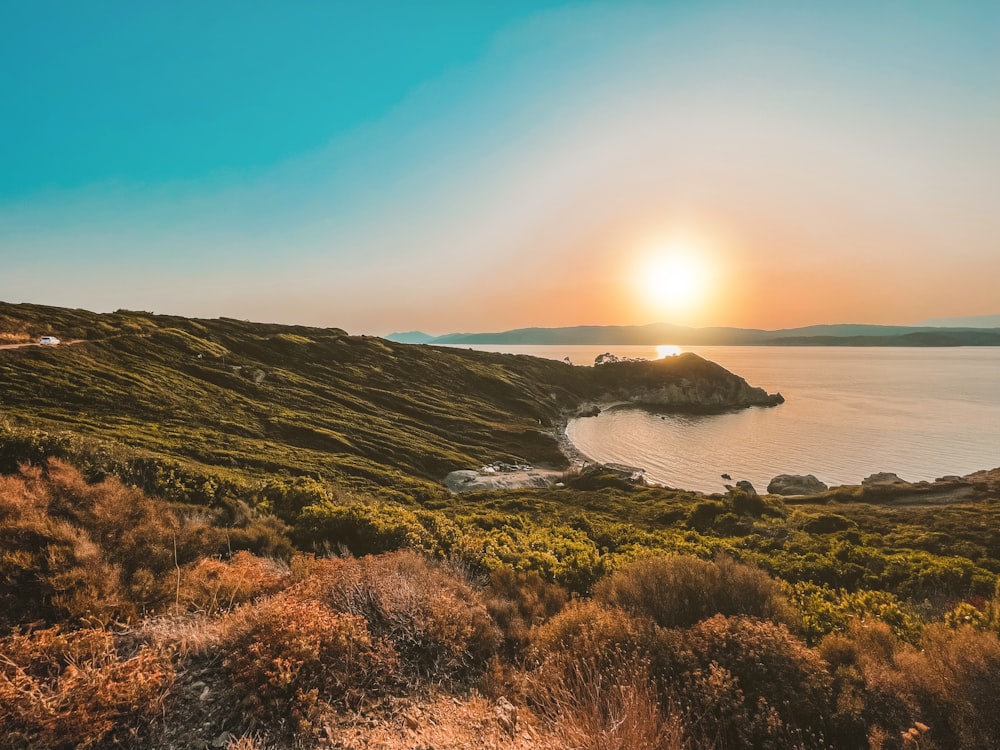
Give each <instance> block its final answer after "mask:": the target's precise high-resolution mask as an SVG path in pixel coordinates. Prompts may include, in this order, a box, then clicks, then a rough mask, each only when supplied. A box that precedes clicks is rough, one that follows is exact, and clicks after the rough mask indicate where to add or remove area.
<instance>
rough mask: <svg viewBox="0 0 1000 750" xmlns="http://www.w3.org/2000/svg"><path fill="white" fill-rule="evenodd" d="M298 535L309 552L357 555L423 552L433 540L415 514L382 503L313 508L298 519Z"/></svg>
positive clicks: (326, 503) (327, 503) (325, 504)
mask: <svg viewBox="0 0 1000 750" xmlns="http://www.w3.org/2000/svg"><path fill="white" fill-rule="evenodd" d="M294 536H295V538H296V541H297V542H298V543H299V545H300V546H301V547H303V548H305V549H309V548H313V549H317V550H323V549H330V548H333V549H336V548H338V547H344V548H346V549H347V550H348V551H350V552H351V553H352V554H354V555H374V554H379V553H382V552H392V551H395V550H399V549H404V548H415V549H419V548H421V547H423V546H424V545H425V543H427V542H428V541H429V535H428V534H427V531H426V530H425V529H424V527H423V526H421V525H420V522H419V521H418V520H417V517H416V516H415V515H414V513H413V512H412V511H410V510H407V509H405V508H403V507H402V506H396V505H388V504H384V503H379V502H370V503H362V502H351V503H347V504H338V503H334V502H331V501H322V502H319V503H316V504H313V505H309V506H307V507H306V508H304V509H303V510H302V512H301V513H300V514H299V517H298V519H297V520H296V523H295V534H294Z"/></svg>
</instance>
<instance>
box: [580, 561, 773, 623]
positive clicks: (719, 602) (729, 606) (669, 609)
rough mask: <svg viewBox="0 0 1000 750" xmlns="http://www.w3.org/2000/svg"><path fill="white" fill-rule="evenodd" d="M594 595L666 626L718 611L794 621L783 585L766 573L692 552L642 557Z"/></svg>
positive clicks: (689, 621) (610, 579)
mask: <svg viewBox="0 0 1000 750" xmlns="http://www.w3.org/2000/svg"><path fill="white" fill-rule="evenodd" d="M594 598H595V599H597V600H598V601H601V602H604V603H606V604H609V605H611V606H614V607H619V608H621V609H624V610H625V611H627V612H631V613H632V614H633V615H637V616H640V617H649V618H650V619H652V620H653V622H655V623H656V624H657V625H659V626H660V627H685V626H688V625H694V624H695V623H696V622H698V621H699V620H704V619H705V618H708V617H711V616H713V615H716V614H722V615H727V616H732V615H747V616H751V617H759V618H761V619H766V620H774V621H776V622H786V623H790V622H791V621H792V617H791V609H790V607H789V605H788V602H787V600H786V598H785V596H784V594H783V593H782V591H781V586H780V584H779V583H778V582H777V581H775V580H774V579H772V578H771V577H769V576H768V575H767V573H765V572H764V571H762V570H760V569H758V568H755V567H753V566H750V565H744V564H743V563H738V562H735V561H734V560H732V559H731V558H728V557H720V558H719V559H718V560H716V561H714V562H710V561H707V560H701V559H699V558H697V557H691V556H688V555H672V556H668V557H651V558H644V559H640V560H636V561H635V562H633V563H631V564H630V565H629V566H627V567H626V568H623V569H622V570H619V571H617V572H616V573H614V574H613V575H612V576H610V577H609V578H606V579H604V580H603V581H601V582H600V583H598V585H597V587H596V588H595V591H594Z"/></svg>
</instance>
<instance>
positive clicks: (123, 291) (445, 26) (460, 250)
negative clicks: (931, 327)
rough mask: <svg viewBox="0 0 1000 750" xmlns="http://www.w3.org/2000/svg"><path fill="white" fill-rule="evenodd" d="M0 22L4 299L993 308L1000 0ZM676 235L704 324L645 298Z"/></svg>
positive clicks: (837, 316)
mask: <svg viewBox="0 0 1000 750" xmlns="http://www.w3.org/2000/svg"><path fill="white" fill-rule="evenodd" d="M0 17H2V19H3V23H2V24H0V42H2V43H0V95H2V97H0V262H2V267H3V270H2V271H0V299H4V300H6V301H14V302H20V301H31V302H40V303H46V304H57V305H67V306H79V307H86V308H89V309H96V310H113V309H116V308H119V307H127V308H138V309H147V310H154V311H157V312H166V313H176V314H183V315H195V316H208V317H211V316H217V315H228V316H233V317H240V318H249V319H258V320H272V321H281V322H300V323H309V324H319V325H332V326H341V327H345V328H347V329H348V330H351V331H352V332H368V333H385V332H388V331H390V330H394V329H409V328H423V329H428V330H431V331H435V332H444V331H451V330H460V329H461V330H483V329H499V328H508V327H515V326H521V325H571V324H576V323H645V322H650V321H651V320H654V319H657V318H659V319H663V317H664V316H665V315H668V314H669V316H670V317H671V318H672V319H674V320H675V322H681V323H687V324H694V325H707V324H729V325H746V326H766V327H779V326H783V325H788V326H791V325H800V324H808V323H819V322H852V321H853V322H888V323H894V322H899V323H905V322H911V321H914V320H919V319H922V318H929V317H943V316H953V315H973V314H982V313H995V312H997V307H998V306H1000V305H998V303H997V299H998V297H997V294H996V291H995V283H994V281H993V280H995V279H996V278H1000V217H998V214H1000V212H997V211H996V208H995V203H996V195H997V187H996V175H997V174H1000V5H998V4H996V3H947V4H945V3H922V2H892V3H877V2H876V3H830V4H823V5H822V6H821V5H819V4H802V3H791V2H787V3H769V2H759V3H739V2H711V3H698V2H685V3H666V2H664V3H652V2H649V3H630V2H614V3H612V2H562V3H555V2H553V3H542V2H512V1H509V0H505V2H495V3H494V2H488V3H487V2H481V3H480V2H464V3H458V2H455V3H446V2H427V3H403V2H395V3H390V2H382V3H364V4H361V3H350V4H349V3H334V2H286V3H268V2H242V3H222V2H216V3H206V2H199V3H188V2H171V3H127V2H92V3H78V2H64V3H56V2H44V1H42V2H35V3H13V2H6V1H5V0H0ZM677 238H681V239H680V240H678V239H677ZM657 242H660V243H661V244H663V243H666V244H669V243H671V242H674V243H675V244H676V242H683V244H685V245H686V247H687V250H686V252H688V253H690V254H693V255H697V256H699V257H700V258H701V262H702V265H703V271H704V275H705V276H706V277H707V281H706V282H705V290H704V293H703V295H702V296H703V297H704V299H703V300H701V303H702V304H700V305H697V306H692V307H691V308H690V309H687V310H680V309H669V310H668V308H667V307H662V308H659V309H657V308H656V306H655V305H651V304H650V303H649V300H648V299H647V300H642V299H640V297H641V295H640V294H639V293H638V291H637V284H636V280H635V276H636V273H637V271H636V270H635V269H636V268H637V265H636V264H637V262H638V261H637V260H636V257H637V256H638V255H639V254H641V248H643V247H647V246H649V245H650V244H651V243H652V244H655V243H657Z"/></svg>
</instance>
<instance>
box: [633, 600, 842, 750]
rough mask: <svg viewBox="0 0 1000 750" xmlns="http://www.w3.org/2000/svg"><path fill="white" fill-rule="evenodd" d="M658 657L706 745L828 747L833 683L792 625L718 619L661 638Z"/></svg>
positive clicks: (659, 671)
mask: <svg viewBox="0 0 1000 750" xmlns="http://www.w3.org/2000/svg"><path fill="white" fill-rule="evenodd" d="M652 654H653V655H652V658H653V666H654V674H655V675H656V677H657V678H658V679H659V681H660V685H661V688H662V689H663V690H664V692H665V694H666V695H667V696H669V698H670V700H672V701H673V702H674V704H675V705H677V706H679V707H680V708H682V709H683V711H684V715H685V716H686V717H688V728H689V730H690V731H691V732H693V733H694V734H695V735H696V737H697V738H698V741H699V743H704V744H710V745H712V746H716V747H733V748H740V747H753V748H775V749H776V750H777V749H778V748H815V747H822V746H823V745H824V744H825V742H826V740H825V738H826V737H827V735H828V734H829V729H830V727H829V718H830V714H831V706H830V698H831V691H830V687H831V680H830V676H829V675H828V673H827V671H826V668H825V667H826V665H825V664H824V663H823V661H822V660H821V659H820V658H819V656H818V655H817V654H816V653H815V652H813V651H811V650H810V649H809V648H807V647H806V645H805V644H804V643H802V642H801V641H800V640H798V639H797V638H795V637H794V636H792V635H791V634H790V633H789V632H788V629H787V628H786V627H785V626H784V625H780V624H775V623H771V622H763V621H760V620H751V619H747V618H741V617H724V616H722V615H716V616H714V617H712V618H710V619H707V620H703V621H702V622H699V623H698V624H697V625H695V626H694V627H692V628H690V629H687V630H670V631H663V632H661V633H660V636H659V641H658V643H657V646H656V648H655V649H654V650H653V652H652Z"/></svg>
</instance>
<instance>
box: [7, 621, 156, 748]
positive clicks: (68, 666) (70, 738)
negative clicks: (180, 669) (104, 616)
mask: <svg viewBox="0 0 1000 750" xmlns="http://www.w3.org/2000/svg"><path fill="white" fill-rule="evenodd" d="M123 650H125V644H116V638H115V637H114V636H113V635H112V634H111V633H109V632H107V631H104V630H93V629H87V630H79V631H76V632H73V633H62V632H60V630H59V629H58V628H52V629H49V630H41V631H35V632H34V633H31V634H28V635H12V636H10V637H8V638H5V639H4V640H3V641H2V642H0V727H3V731H4V738H3V740H2V742H3V747H5V748H31V750H39V749H43V748H87V747H94V746H97V745H99V744H114V743H115V742H117V741H124V740H126V739H128V738H130V737H134V736H135V735H136V734H137V733H138V732H139V730H140V729H141V728H143V727H144V726H146V725H148V723H149V722H150V721H151V720H152V719H153V718H154V717H155V716H156V715H157V712H158V710H159V706H160V702H161V699H162V697H163V694H164V692H165V691H166V689H167V688H168V687H169V685H170V684H171V683H172V681H173V678H174V674H173V670H172V668H171V666H170V664H169V662H168V661H167V659H166V658H165V657H164V656H162V655H161V654H159V653H158V652H156V651H154V650H152V649H150V648H148V647H145V646H142V647H138V648H135V647H132V648H129V649H127V650H125V653H122V651H123Z"/></svg>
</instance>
